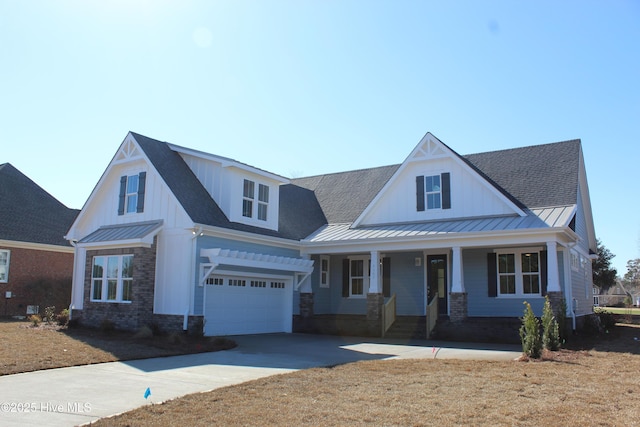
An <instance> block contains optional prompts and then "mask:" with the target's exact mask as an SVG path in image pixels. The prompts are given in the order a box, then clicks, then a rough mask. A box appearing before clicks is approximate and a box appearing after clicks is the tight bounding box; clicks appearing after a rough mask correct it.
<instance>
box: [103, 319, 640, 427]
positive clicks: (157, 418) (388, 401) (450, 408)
mask: <svg viewBox="0 0 640 427" xmlns="http://www.w3.org/2000/svg"><path fill="white" fill-rule="evenodd" d="M639 339H640V325H637V324H621V323H618V324H616V326H615V327H614V328H612V329H611V330H610V331H608V332H607V333H604V334H602V335H599V336H583V337H574V339H573V340H572V341H571V343H570V346H569V347H568V348H565V349H562V350H560V351H557V352H548V351H545V352H544V353H543V355H542V358H541V359H538V360H526V359H520V360H518V361H511V362H490V361H462V360H439V359H436V360H431V359H420V360H384V361H366V362H357V363H351V364H345V365H340V366H335V367H330V368H316V369H310V370H303V371H298V372H295V373H291V374H283V375H277V376H273V377H268V378H263V379H259V380H255V381H251V382H247V383H244V384H239V385H236V386H231V387H226V388H221V389H218V390H214V391H211V392H207V393H198V394H193V395H189V396H185V397H183V398H179V399H175V400H172V401H168V402H165V403H162V404H149V405H147V406H144V407H142V408H139V409H137V410H134V411H131V412H127V413H125V414H121V415H119V416H116V417H112V418H108V419H102V420H99V421H98V422H97V423H96V424H95V425H96V426H130V425H136V426H155V425H168V424H172V425H192V426H200V425H201V426H210V425H224V426H228V425H245V426H246V425H261V426H264V425H302V424H310V425H323V426H324V425H327V426H333V425H336V426H342V425H370V424H373V425H414V426H422V425H493V426H512V425H532V426H533V425H535V426H538V425H581V426H591V425H598V426H618V425H638V421H637V416H638V413H640V382H639V381H638V375H639V372H640V341H639Z"/></svg>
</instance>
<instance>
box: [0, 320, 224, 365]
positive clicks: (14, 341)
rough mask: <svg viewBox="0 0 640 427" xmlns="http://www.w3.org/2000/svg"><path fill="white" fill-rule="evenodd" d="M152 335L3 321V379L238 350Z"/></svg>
mask: <svg viewBox="0 0 640 427" xmlns="http://www.w3.org/2000/svg"><path fill="white" fill-rule="evenodd" d="M149 332H150V331H149ZM149 332H145V331H143V333H130V332H119V331H100V330H94V329H84V328H77V329H76V328H74V329H69V328H66V327H60V326H58V325H54V324H51V325H47V324H46V323H42V324H40V325H39V326H38V327H34V326H33V324H32V323H30V322H27V321H0V336H2V346H0V375H8V374H16V373H20V372H30V371H38V370H42V369H51V368H62V367H68V366H77V365H88V364H92V363H103V362H115V361H119V360H133V359H146V358H150V357H162V356H175V355H180V354H191V353H201V352H208V351H219V350H226V349H229V348H233V347H235V343H234V342H233V341H231V340H227V339H222V338H210V337H194V336H186V335H183V334H171V335H153V334H151V333H149Z"/></svg>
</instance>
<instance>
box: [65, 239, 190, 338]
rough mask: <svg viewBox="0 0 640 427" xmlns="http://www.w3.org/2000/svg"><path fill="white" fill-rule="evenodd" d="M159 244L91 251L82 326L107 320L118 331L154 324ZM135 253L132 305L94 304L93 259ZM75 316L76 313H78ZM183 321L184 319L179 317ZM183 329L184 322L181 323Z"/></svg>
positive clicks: (117, 303) (98, 323) (86, 269)
mask: <svg viewBox="0 0 640 427" xmlns="http://www.w3.org/2000/svg"><path fill="white" fill-rule="evenodd" d="M156 243H157V237H156V238H155V239H154V241H153V244H152V245H151V247H150V248H145V247H135V248H117V249H99V250H94V251H87V258H86V263H85V275H84V309H83V310H82V313H81V315H80V317H81V320H80V323H81V324H82V325H86V326H90V327H99V326H101V325H102V323H103V322H104V321H110V322H113V325H114V326H115V327H116V328H117V329H125V330H135V329H138V328H140V327H141V326H144V325H152V324H153V321H154V319H153V317H154V316H153V292H154V287H155V278H156ZM128 254H133V290H132V293H133V295H132V298H131V302H130V303H124V302H92V301H91V270H92V267H93V257H95V256H105V255H128ZM74 314H75V313H74ZM177 317H180V318H181V319H182V316H177ZM180 325H181V326H180V328H182V321H181V322H180Z"/></svg>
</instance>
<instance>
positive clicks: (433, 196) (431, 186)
mask: <svg viewBox="0 0 640 427" xmlns="http://www.w3.org/2000/svg"><path fill="white" fill-rule="evenodd" d="M424 179H425V190H426V192H427V209H440V208H441V207H442V193H441V190H442V187H441V186H440V175H433V176H425V177H424Z"/></svg>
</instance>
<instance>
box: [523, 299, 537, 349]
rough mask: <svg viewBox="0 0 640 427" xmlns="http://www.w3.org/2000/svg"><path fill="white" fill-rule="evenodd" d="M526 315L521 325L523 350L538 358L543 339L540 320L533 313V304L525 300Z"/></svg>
mask: <svg viewBox="0 0 640 427" xmlns="http://www.w3.org/2000/svg"><path fill="white" fill-rule="evenodd" d="M524 305H525V309H524V316H523V317H522V326H520V341H521V342H522V352H523V353H524V354H526V355H527V356H529V357H531V358H533V359H537V358H539V357H540V354H541V353H542V339H541V338H540V321H539V320H538V318H537V317H536V316H535V315H534V314H533V310H532V309H531V304H529V303H528V302H526V301H525V302H524Z"/></svg>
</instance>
